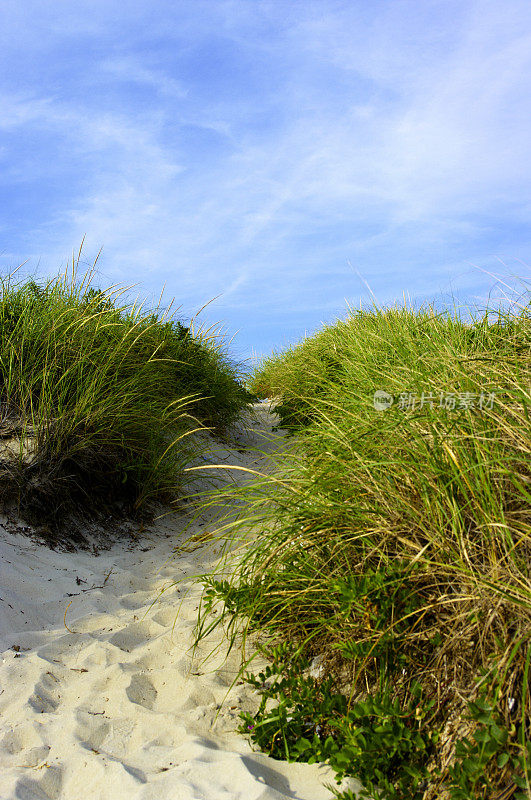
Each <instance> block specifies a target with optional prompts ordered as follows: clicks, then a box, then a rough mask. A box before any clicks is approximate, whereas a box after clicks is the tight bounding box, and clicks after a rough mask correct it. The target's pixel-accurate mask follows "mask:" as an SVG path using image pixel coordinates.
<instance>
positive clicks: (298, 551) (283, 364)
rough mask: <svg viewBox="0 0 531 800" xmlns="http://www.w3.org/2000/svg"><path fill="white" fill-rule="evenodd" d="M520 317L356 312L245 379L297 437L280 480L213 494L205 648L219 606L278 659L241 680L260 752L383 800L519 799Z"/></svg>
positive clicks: (523, 536)
mask: <svg viewBox="0 0 531 800" xmlns="http://www.w3.org/2000/svg"><path fill="white" fill-rule="evenodd" d="M530 309H531V306H530V304H529V303H528V302H527V303H526V302H524V303H522V302H520V303H519V304H516V306H513V308H512V309H511V311H509V312H502V311H499V312H498V317H497V320H496V322H495V323H492V322H490V321H489V316H488V314H487V313H485V314H484V315H482V316H481V315H480V316H479V317H477V316H476V318H474V319H473V322H472V324H465V323H464V322H462V321H461V320H460V319H459V318H451V317H450V316H448V315H447V314H436V313H435V312H434V310H433V308H428V309H420V310H412V309H408V308H407V307H393V308H386V309H380V308H376V307H375V308H374V309H372V310H368V311H359V312H357V311H356V312H350V313H349V315H348V316H347V317H346V319H344V320H342V321H339V322H337V323H336V324H334V325H329V326H326V327H324V328H323V329H322V330H321V331H319V332H318V333H317V334H315V335H314V336H313V337H311V338H308V339H306V340H304V341H303V342H302V343H301V344H300V345H298V346H297V347H294V348H291V349H289V350H288V351H287V352H285V353H283V354H282V353H280V354H276V355H273V356H272V357H270V358H268V359H265V360H264V361H263V362H262V363H261V364H260V365H259V367H258V368H257V370H256V372H255V374H254V376H253V377H252V378H251V380H250V382H249V383H248V386H249V387H250V389H251V391H253V392H255V393H256V394H258V395H260V396H262V397H272V396H275V397H277V398H280V401H281V402H280V405H279V406H278V407H277V411H278V412H279V413H280V416H281V421H282V424H283V425H284V426H288V427H289V430H290V432H291V434H292V436H291V437H290V439H289V440H288V441H289V446H288V447H287V449H286V450H285V452H284V454H282V455H279V457H278V469H277V471H276V472H275V473H274V475H273V476H272V478H269V477H264V478H263V479H261V480H259V481H254V482H252V483H249V484H247V485H245V486H243V487H240V488H236V489H233V490H232V492H231V493H230V494H229V493H227V492H226V502H228V503H232V505H233V506H234V507H236V508H237V509H238V511H237V513H235V514H234V515H233V516H232V517H231V516H227V517H226V518H225V519H224V520H223V525H222V527H221V528H220V536H221V537H224V538H225V539H226V546H227V550H226V562H225V565H224V572H225V577H224V578H223V579H221V578H217V579H214V578H209V577H208V576H206V577H205V578H204V581H205V586H206V588H205V596H204V604H203V609H202V614H201V619H200V622H199V627H198V637H199V638H201V637H202V636H204V635H206V633H207V631H208V630H209V628H211V627H212V626H213V625H214V624H216V621H217V619H218V618H217V617H216V619H215V620H213V619H212V618H211V617H209V610H210V609H211V608H212V605H213V604H214V603H216V602H218V601H220V600H221V601H223V613H222V615H221V616H220V618H219V619H220V621H223V622H224V623H225V624H226V625H227V626H228V631H229V633H231V634H232V636H233V637H234V636H235V634H236V632H238V633H241V631H244V632H245V634H246V635H247V633H253V634H254V636H255V637H256V636H257V637H258V639H256V638H252V639H251V641H255V642H256V641H258V643H259V644H260V647H261V648H263V652H265V653H266V654H268V656H269V657H270V659H271V661H272V666H271V668H270V670H269V672H268V673H267V674H265V673H263V674H262V675H261V676H259V677H256V676H255V677H253V676H252V675H250V674H247V680H249V681H250V682H251V683H253V681H254V683H253V685H255V686H257V687H261V691H262V693H263V698H264V703H263V705H262V707H261V709H260V711H259V712H258V713H257V714H256V715H255V716H254V718H251V717H249V716H247V717H246V718H245V719H244V720H243V726H244V727H243V730H245V731H246V732H247V733H249V735H250V736H251V738H252V739H253V740H254V741H255V742H256V743H257V744H259V745H260V747H261V748H262V749H264V750H267V751H269V752H271V753H272V754H273V755H275V756H276V757H281V758H286V757H287V758H291V759H296V760H312V759H314V760H315V759H317V760H328V761H329V763H331V764H332V766H333V767H334V769H336V771H337V774H338V777H341V776H342V775H354V776H356V775H357V776H358V777H360V779H361V780H362V782H364V785H365V786H366V788H367V789H368V790H369V791H370V792H371V794H372V796H373V797H378V798H385V800H390V799H391V798H393V799H395V800H398V798H400V800H412V798H419V800H420V798H423V799H424V800H435V798H437V800H440V799H441V798H445V797H446V798H452V800H464V798H484V797H489V798H490V797H491V796H492V797H493V796H494V792H495V791H497V790H498V791H499V790H501V789H502V788H504V787H505V786H506V785H509V784H511V782H512V781H514V782H516V784H517V785H518V787H519V788H518V791H517V793H516V794H515V797H520V798H524V797H527V796H528V795H527V794H525V787H526V785H527V791H529V783H526V781H529V778H530V775H529V764H530V760H531V745H530V744H529V742H530V741H531V691H530V688H529V665H530V660H531V582H530V571H531V510H530V502H529V501H530V499H531V458H530V456H531V425H530V422H531V419H530V410H531V409H530V405H531V403H530V401H531V327H530ZM491 313H492V312H491ZM377 390H384V391H386V392H388V393H389V394H390V395H392V396H393V397H394V400H395V401H394V403H393V404H392V405H391V407H390V408H388V409H387V410H385V411H379V410H376V409H375V407H374V404H373V396H374V393H375V391H377ZM423 393H424V401H425V402H424V404H423V406H422V407H420V402H419V401H420V398H421V396H422V394H423ZM492 393H494V397H492ZM410 395H412V396H416V398H417V402H416V405H411V404H410V405H408V404H407V402H405V403H404V402H401V397H402V398H405V399H406V400H407V398H408V396H410ZM441 395H442V405H441ZM481 395H483V400H482V402H481V406H482V407H479V403H480V396H481ZM430 397H431V400H432V401H433V407H431V406H430V404H429V400H430ZM448 398H450V399H449V400H448ZM452 398H453V401H455V407H452ZM467 398H468V405H467ZM470 398H473V400H472V403H473V406H472V407H471V405H470ZM410 400H411V397H410ZM242 508H243V510H242ZM317 656H319V657H320V659H321V660H322V665H323V669H324V672H323V675H322V676H321V677H320V678H316V677H312V676H311V674H310V673H309V672H308V667H309V665H310V662H311V660H312V659H314V658H315V657H317ZM266 700H267V701H268V702H267V703H266V702H265V701H266ZM341 796H344V797H348V796H349V795H348V793H345V794H344V795H341Z"/></svg>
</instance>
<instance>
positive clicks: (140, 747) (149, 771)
mask: <svg viewBox="0 0 531 800" xmlns="http://www.w3.org/2000/svg"><path fill="white" fill-rule="evenodd" d="M256 413H257V415H258V422H256V423H255V424H254V426H253V430H252V431H245V430H243V429H242V433H241V444H245V442H246V441H247V442H249V441H255V442H256V443H258V444H259V446H262V447H264V448H266V447H267V446H269V447H271V445H265V444H260V443H261V442H264V441H265V440H264V439H263V438H260V437H264V436H267V435H268V432H270V431H271V421H272V418H271V416H270V414H269V412H268V411H267V409H264V408H263V407H261V408H259V409H257V412H256ZM240 449H241V447H239V448H238V449H236V448H235V449H233V450H230V449H227V448H224V447H221V446H220V447H219V449H218V452H217V453H216V454H215V455H214V456H212V455H210V456H209V457H210V458H213V459H214V460H215V461H216V462H217V463H227V464H235V465H240V466H242V465H243V466H251V467H253V468H256V467H257V466H258V467H260V468H262V467H263V466H264V458H265V457H263V459H262V460H261V461H257V456H256V455H251V454H249V453H247V454H245V453H244V454H242V453H241V452H239V450H240ZM218 474H219V475H222V474H223V473H222V472H221V471H219V473H218ZM233 478H234V479H235V480H245V479H248V476H246V474H245V473H241V472H240V473H237V474H236V475H234V476H233ZM202 480H204V476H202ZM209 521H210V516H209V515H208V514H203V516H202V517H201V518H199V519H197V520H196V521H194V523H193V525H192V526H191V527H188V529H187V525H188V524H189V519H188V518H187V516H186V514H180V515H173V516H166V517H163V518H162V519H160V520H158V521H157V523H156V524H154V525H152V526H150V528H149V529H148V530H144V531H142V533H141V534H139V535H138V537H137V540H136V541H132V540H131V538H126V539H125V540H124V539H122V541H119V540H118V539H117V540H116V541H115V542H114V544H113V545H112V546H111V548H110V549H108V550H105V551H102V552H100V554H99V555H97V554H95V553H92V552H88V551H79V552H57V551H53V550H50V549H48V548H47V547H46V546H45V545H44V544H41V543H38V542H37V541H35V540H34V539H32V538H29V537H28V536H27V535H26V533H23V532H20V531H19V530H18V531H17V529H16V528H17V525H16V524H13V523H12V524H9V521H8V520H6V519H5V518H4V519H3V520H0V522H3V524H2V527H1V528H0V557H1V562H0V563H1V581H0V649H1V651H2V658H1V663H0V713H1V717H0V725H1V727H0V798H1V800H10V799H11V798H17V799H18V800H85V798H87V797H90V798H91V800H110V799H111V798H113V800H114V799H117V800H136V799H137V798H138V800H203V799H205V800H207V799H208V800H222V799H223V800H228V798H231V799H232V798H234V800H236V799H241V800H283V799H284V798H299V800H321V798H322V799H323V800H324V798H329V797H331V796H332V795H331V793H330V792H329V791H328V790H327V789H326V788H324V787H323V785H322V781H323V780H329V781H330V782H333V775H332V773H331V772H330V771H329V770H328V769H327V768H326V767H324V766H322V765H308V764H286V763H283V762H279V761H275V760H273V759H270V758H268V757H267V756H265V755H263V754H261V753H256V752H253V750H252V747H251V745H250V744H249V743H248V742H247V741H246V740H245V738H243V737H242V736H241V735H239V734H237V733H236V727H237V725H238V723H239V718H238V712H239V711H240V710H241V709H245V710H252V709H253V708H256V707H257V705H258V697H257V696H256V695H255V693H254V692H253V691H252V690H251V689H250V687H248V686H245V685H243V684H242V683H237V684H235V685H234V686H233V687H232V688H230V687H231V684H232V682H233V679H234V676H235V675H236V672H237V669H238V666H239V656H238V654H237V653H236V652H234V653H231V655H230V657H229V659H228V660H227V661H226V662H225V661H224V651H223V650H220V651H219V652H217V653H214V654H213V655H211V657H210V658H209V659H208V660H207V661H206V662H204V656H206V655H207V654H208V653H209V652H210V650H211V649H212V648H214V647H215V646H216V645H217V644H219V643H221V642H222V634H221V633H220V632H214V633H213V634H212V636H211V637H210V639H209V641H208V642H205V643H203V644H202V646H201V647H200V648H199V651H198V652H197V653H196V654H195V657H194V658H192V652H191V650H190V646H191V643H192V633H193V628H194V625H195V621H196V615H197V608H198V604H199V599H200V594H201V586H200V584H198V583H197V582H196V581H195V579H194V576H195V575H196V574H197V573H199V572H201V571H203V570H205V569H206V568H215V562H216V559H217V557H218V553H217V551H216V547H215V546H214V545H210V546H209V545H202V546H199V547H197V548H196V549H193V548H191V547H189V548H188V549H187V550H184V551H183V550H180V551H179V550H177V552H174V550H175V548H176V547H177V548H178V547H179V546H180V545H182V544H183V543H184V542H185V541H186V540H188V539H189V537H190V536H191V535H196V536H197V535H198V534H200V533H202V532H204V531H205V530H208V525H209ZM157 598H158V599H157ZM155 600H156V602H154V601H155ZM229 690H230V691H229ZM350 785H351V786H354V784H353V782H351V784H350Z"/></svg>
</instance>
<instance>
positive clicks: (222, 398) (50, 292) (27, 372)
mask: <svg viewBox="0 0 531 800" xmlns="http://www.w3.org/2000/svg"><path fill="white" fill-rule="evenodd" d="M75 266H76V265H75V264H74V265H73V268H72V273H71V274H70V272H66V273H65V274H64V275H62V276H59V277H57V278H54V279H50V280H48V281H46V282H45V283H43V284H38V283H36V282H35V281H33V280H28V281H18V282H17V281H16V275H12V276H10V277H8V278H6V279H4V280H2V282H1V284H0V499H1V500H2V503H3V505H4V507H5V508H7V507H8V506H9V505H11V506H12V505H13V504H14V505H16V507H17V510H18V512H19V513H20V514H21V515H22V517H23V518H24V519H26V520H27V521H28V522H31V523H33V524H36V525H39V526H41V529H42V530H43V531H47V532H48V534H49V536H50V537H51V538H52V539H58V538H61V537H64V535H65V532H66V531H67V530H69V531H70V536H71V537H72V536H73V537H74V538H77V540H78V542H81V541H82V538H83V537H82V533H81V529H82V526H83V521H84V520H85V519H86V518H87V517H92V518H94V519H97V518H100V517H101V516H102V514H108V513H111V512H112V511H113V509H114V510H115V511H116V510H121V509H123V508H126V509H128V510H129V511H130V512H131V513H142V511H143V510H146V509H147V508H148V506H149V504H150V503H152V502H154V501H167V500H171V499H173V498H174V497H175V496H176V495H177V494H178V493H179V491H180V490H182V488H183V486H184V474H185V473H184V472H183V470H184V468H185V467H186V464H187V463H188V462H189V460H190V458H191V457H192V455H193V454H194V444H193V443H192V438H191V437H190V436H189V435H188V434H189V432H190V431H191V430H192V429H193V428H197V427H209V428H211V429H214V430H215V431H217V432H218V433H220V432H223V431H225V430H227V428H229V427H230V426H231V424H232V423H233V422H234V421H235V420H236V419H237V418H238V416H239V414H240V412H241V410H242V409H243V408H245V407H246V406H247V404H248V403H249V402H250V400H251V395H250V394H249V393H248V392H247V391H246V390H245V389H244V388H243V386H242V383H241V378H243V374H242V371H241V369H240V367H239V366H238V365H237V364H236V363H234V362H233V361H232V360H231V359H230V357H229V356H228V354H227V353H226V351H225V349H224V343H223V339H222V337H221V336H219V335H216V333H215V332H213V331H210V332H205V331H203V330H201V329H199V330H196V331H194V330H192V329H191V327H190V326H185V325H184V324H183V323H182V322H180V321H177V320H175V319H174V318H172V317H171V316H170V309H171V306H170V309H165V310H164V309H161V308H156V309H155V310H145V309H144V308H143V306H142V305H139V304H137V303H128V302H126V301H125V300H124V299H123V297H124V294H125V292H126V289H124V288H121V287H111V288H110V289H108V290H101V289H98V288H94V287H93V286H91V285H90V282H91V279H92V278H93V273H92V272H90V271H89V272H88V273H87V274H86V275H85V276H83V277H81V278H78V276H77V271H76V269H75ZM76 520H77V522H76Z"/></svg>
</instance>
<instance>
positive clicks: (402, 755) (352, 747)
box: [240, 645, 437, 800]
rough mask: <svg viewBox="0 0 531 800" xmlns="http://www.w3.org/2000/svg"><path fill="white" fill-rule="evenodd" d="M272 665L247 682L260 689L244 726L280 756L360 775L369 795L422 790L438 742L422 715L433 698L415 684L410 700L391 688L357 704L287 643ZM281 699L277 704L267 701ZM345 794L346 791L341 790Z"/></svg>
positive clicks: (387, 797)
mask: <svg viewBox="0 0 531 800" xmlns="http://www.w3.org/2000/svg"><path fill="white" fill-rule="evenodd" d="M267 655H268V657H269V658H270V659H272V663H271V664H270V665H268V666H267V668H266V669H265V671H263V672H260V673H259V674H258V675H257V676H256V675H253V674H249V673H247V674H246V675H245V680H246V681H247V682H248V683H249V684H250V685H251V686H253V687H254V688H255V689H257V690H258V691H259V692H260V694H261V697H262V699H261V703H260V708H259V709H258V711H257V712H256V714H254V715H251V714H242V715H241V716H242V719H243V724H242V726H241V728H240V730H241V731H242V732H244V733H247V734H248V735H249V736H250V738H251V739H252V741H254V742H255V743H256V744H257V745H259V747H260V748H261V749H262V750H264V751H266V752H268V753H269V754H270V755H271V756H273V757H274V758H285V759H287V760H289V761H307V762H310V763H313V762H316V761H326V762H327V763H329V764H330V766H331V767H332V768H333V770H334V771H335V773H336V780H337V782H338V783H340V782H341V780H342V779H343V778H344V777H345V776H355V777H356V778H358V779H359V780H360V781H361V783H362V784H363V785H364V787H365V792H364V793H363V794H362V796H366V797H368V796H372V797H373V798H382V800H412V799H413V798H420V797H421V796H422V789H423V787H424V785H425V782H426V777H427V771H426V764H427V759H428V756H429V755H430V753H431V752H432V750H433V747H434V745H435V743H436V741H437V735H436V734H435V733H434V732H433V731H429V730H427V729H425V728H424V726H423V720H424V718H425V716H426V713H427V712H428V711H429V709H430V708H431V707H432V705H433V701H431V702H425V701H423V699H422V690H421V687H420V686H419V685H418V684H417V685H415V686H414V687H412V691H411V699H410V701H409V702H408V703H407V704H406V705H405V706H403V705H402V704H401V703H400V701H399V700H398V699H394V700H393V699H391V697H390V694H389V691H388V690H384V691H381V692H378V693H377V694H376V695H374V696H368V697H367V698H366V699H365V700H363V701H358V702H355V703H352V702H350V701H349V698H348V697H347V696H345V695H344V694H342V693H341V692H338V691H337V690H335V689H334V681H333V679H332V677H330V676H329V677H328V678H326V679H325V680H324V681H322V682H318V681H317V680H316V679H315V678H313V677H311V676H308V675H305V674H304V673H305V671H307V670H308V668H309V666H310V665H309V662H308V661H307V660H306V659H305V658H304V657H302V656H301V655H300V654H294V653H293V652H291V649H290V648H289V646H287V645H281V646H277V647H276V648H273V649H271V650H270V651H268V653H267ZM270 700H274V701H275V705H274V706H273V707H272V708H268V707H267V706H268V702H269V701H270ZM338 796H344V797H346V796H347V795H338Z"/></svg>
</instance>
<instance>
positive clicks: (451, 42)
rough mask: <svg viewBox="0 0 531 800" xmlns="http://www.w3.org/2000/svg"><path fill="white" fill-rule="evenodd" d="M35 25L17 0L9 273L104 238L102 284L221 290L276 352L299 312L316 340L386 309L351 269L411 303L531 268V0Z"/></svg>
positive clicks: (65, 10) (179, 5) (90, 16)
mask: <svg viewBox="0 0 531 800" xmlns="http://www.w3.org/2000/svg"><path fill="white" fill-rule="evenodd" d="M26 12H27V13H24V14H22V13H21V11H20V6H19V5H18V4H15V3H14V2H12V1H11V0H7V2H6V3H5V14H6V16H5V19H6V23H5V24H4V27H3V32H1V33H0V46H2V47H3V50H2V53H1V55H0V67H3V70H2V73H1V74H2V75H3V76H4V77H3V78H0V103H1V105H2V115H0V164H1V165H2V172H1V173H0V199H1V200H2V208H3V211H2V214H1V216H0V230H1V231H2V235H3V239H4V252H5V254H6V255H5V256H4V258H3V262H4V264H5V268H8V267H9V266H12V263H11V261H10V259H13V258H16V257H19V258H20V260H23V259H24V258H26V257H28V256H31V257H32V258H33V260H35V261H36V260H37V259H40V263H41V265H42V267H43V269H47V270H49V271H52V272H53V271H55V270H56V269H57V268H58V267H59V266H60V264H61V263H64V262H65V260H66V259H67V258H68V254H69V252H71V250H72V248H74V247H76V246H77V245H78V243H79V242H80V241H81V238H82V237H83V235H84V234H86V235H87V252H88V255H90V253H91V252H93V253H96V252H97V251H98V250H99V248H100V247H101V246H103V248H104V250H103V255H102V258H101V261H100V269H101V271H102V279H106V278H108V279H109V280H111V281H113V280H124V281H127V282H134V281H137V280H142V281H144V283H145V285H146V289H147V290H149V291H151V290H154V291H155V292H156V289H157V287H158V286H160V285H161V284H162V283H163V282H164V281H166V283H167V287H168V293H169V294H175V295H176V297H177V298H178V301H180V300H181V299H182V302H183V303H184V304H185V306H186V307H187V308H190V309H191V310H194V307H195V308H198V307H199V306H200V305H201V304H202V303H203V302H204V301H206V300H207V299H209V298H210V297H213V296H214V295H217V294H219V293H223V297H222V298H221V300H220V301H219V302H218V305H217V308H218V310H219V311H220V312H222V313H226V315H227V321H228V322H229V326H230V325H232V324H234V326H235V327H239V328H240V329H241V330H242V332H243V336H244V340H245V336H246V334H245V332H244V331H245V326H246V325H247V324H249V330H251V329H252V330H253V334H252V337H255V336H257V335H259V336H262V341H260V342H258V341H254V340H253V339H252V337H251V338H249V339H247V340H245V341H246V345H245V346H249V345H250V343H251V341H252V343H253V344H254V346H255V347H256V348H258V349H264V348H265V347H266V346H267V345H269V344H272V343H273V342H274V335H276V334H271V333H270V331H271V328H272V325H271V320H272V319H273V318H275V319H277V318H278V315H279V314H284V315H286V314H293V315H294V316H293V319H295V318H297V320H299V319H300V322H301V324H303V325H304V327H308V328H311V327H312V325H314V324H317V321H320V318H321V313H320V311H321V310H325V311H326V310H328V311H329V312H330V313H335V310H336V309H337V310H339V309H340V308H341V307H342V305H343V303H344V298H345V296H348V297H350V298H351V299H352V294H353V292H357V293H358V295H359V294H362V295H363V296H365V297H366V296H367V292H366V291H365V288H364V287H363V285H362V284H361V283H360V282H359V280H358V279H357V278H356V276H355V275H354V274H353V273H352V271H351V270H349V268H348V266H347V260H348V259H349V258H350V259H352V261H353V263H356V265H357V267H358V268H359V269H360V271H361V273H362V274H363V275H364V276H365V278H367V280H368V281H369V283H371V282H372V283H371V285H372V284H374V286H375V287H376V290H377V292H378V293H379V295H382V294H384V295H385V296H386V297H389V298H396V299H401V298H402V292H403V290H409V291H410V293H411V294H413V295H418V296H423V295H426V294H428V293H429V292H430V290H431V291H432V292H433V294H435V293H437V292H438V291H439V290H440V289H441V288H443V287H448V285H449V283H450V282H451V281H452V279H453V278H454V277H456V276H461V277H459V280H461V282H462V285H463V286H466V287H467V289H468V290H469V292H470V296H472V295H473V294H474V293H475V294H476V295H478V296H479V294H481V293H482V292H483V293H484V291H485V287H487V286H488V285H489V278H488V276H486V275H484V274H483V275H482V274H481V273H480V272H479V271H477V270H475V271H474V269H473V267H471V266H470V267H469V262H470V261H472V262H477V263H479V264H488V263H490V259H492V257H493V254H495V253H496V252H497V251H501V252H509V253H510V254H511V255H512V256H514V257H521V258H523V259H524V261H527V263H529V257H528V253H529V245H530V237H529V234H528V231H526V230H525V222H526V219H528V213H529V206H530V205H531V203H530V194H529V187H530V185H531V184H530V181H529V177H530V176H529V172H530V164H529V157H528V154H527V150H528V141H527V139H528V128H529V126H528V119H529V111H530V109H531V100H530V97H529V86H530V85H531V81H530V77H531V76H530V72H531V68H530V54H531V12H530V10H529V5H528V3H527V2H520V1H519V0H509V2H508V3H506V4H503V5H501V4H499V3H494V2H489V0H485V1H481V2H472V1H465V2H459V3H457V2H453V0H451V1H450V2H442V1H441V2H432V3H426V4H421V5H419V4H418V2H413V1H412V0H400V1H399V2H396V0H393V2H391V1H390V0H377V2H375V3H371V4H367V3H364V2H361V0H360V2H349V3H346V2H340V1H339V0H337V1H336V0H330V2H322V1H321V0H320V2H313V1H312V0H308V2H304V3H302V2H295V3H293V4H279V3H277V2H273V1H272V0H271V1H270V2H260V3H255V2H254V1H253V2H251V0H248V1H247V2H245V1H244V2H238V3H236V2H231V1H229V0H228V1H227V2H225V1H222V0H210V2H207V1H206V0H205V1H204V2H202V1H201V0H196V2H191V0H181V2H176V3H175V2H171V3H170V2H169V0H163V1H162V2H161V3H159V4H158V7H157V15H156V17H155V15H154V13H153V9H152V8H151V7H149V6H148V5H146V4H144V3H141V2H133V3H130V4H127V6H123V4H119V3H118V2H114V0H110V1H109V0H107V1H106V2H91V3H88V2H83V1H82V2H79V3H76V4H75V5H72V4H70V3H66V2H63V0H58V2H57V3H56V4H55V3H54V4H53V5H49V6H46V7H45V6H43V5H42V4H40V3H37V2H30V3H29V5H28V6H26ZM30 14H31V15H33V16H32V17H31V19H32V24H31V25H30V24H29V22H28V20H29V19H30ZM20 52H24V54H25V55H24V59H23V60H21V59H20V58H19V57H18V58H17V56H16V54H17V53H18V54H19V53H20ZM13 65H15V66H13ZM8 67H9V68H8ZM463 272H464V273H465V275H464V276H462V273H463ZM471 274H472V276H473V277H472V278H467V277H466V276H467V275H468V276H470V275H471ZM249 309H252V319H251V317H250V316H249V314H250V313H251V312H250V311H249ZM212 313H213V314H214V316H215V313H216V312H215V310H212ZM275 325H276V327H277V328H278V324H277V323H275ZM257 326H259V328H257ZM257 330H261V331H262V333H261V334H258V333H257ZM266 331H267V333H266ZM279 335H280V334H279Z"/></svg>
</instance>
